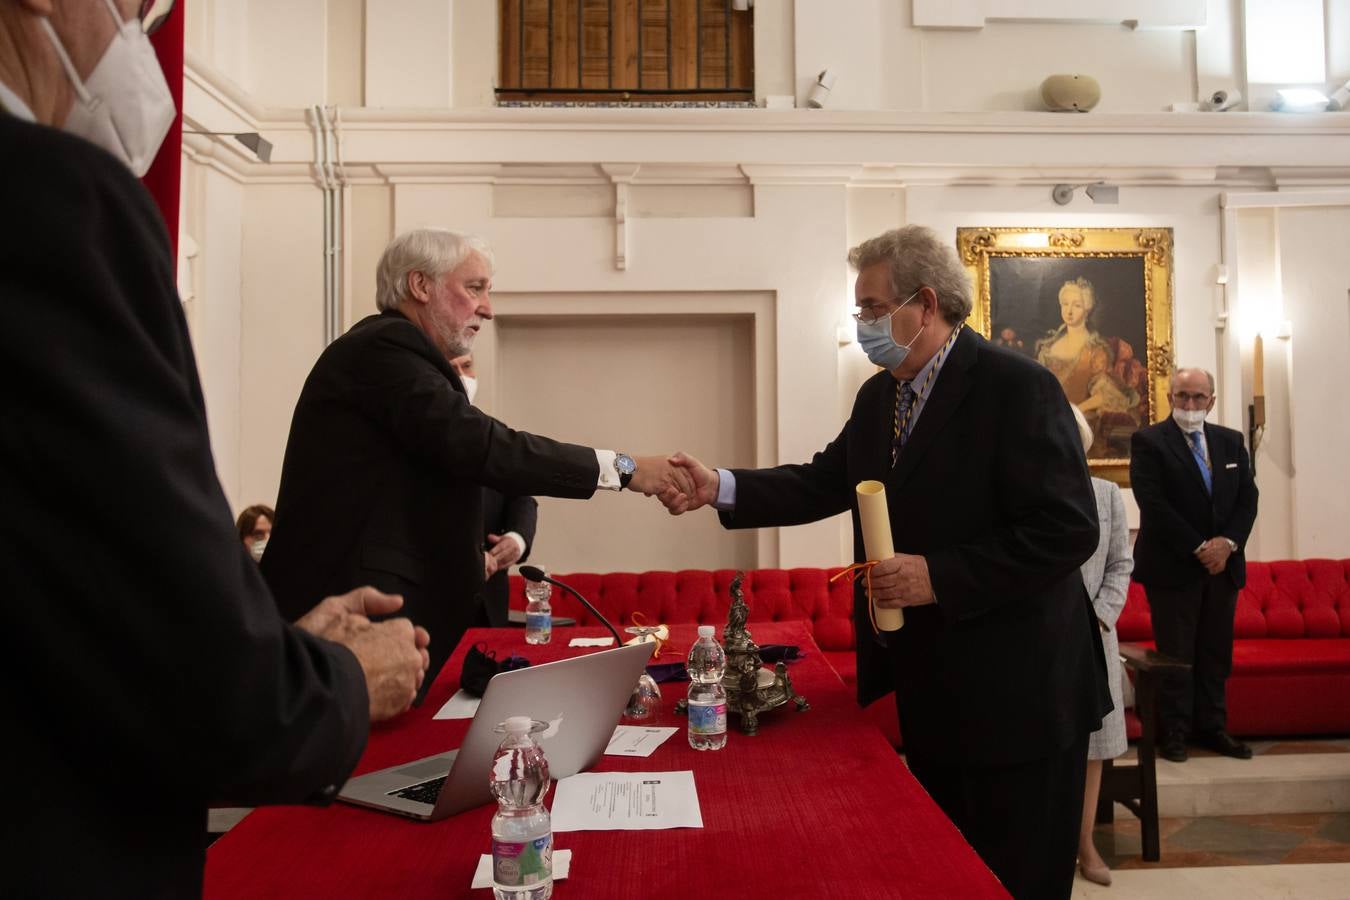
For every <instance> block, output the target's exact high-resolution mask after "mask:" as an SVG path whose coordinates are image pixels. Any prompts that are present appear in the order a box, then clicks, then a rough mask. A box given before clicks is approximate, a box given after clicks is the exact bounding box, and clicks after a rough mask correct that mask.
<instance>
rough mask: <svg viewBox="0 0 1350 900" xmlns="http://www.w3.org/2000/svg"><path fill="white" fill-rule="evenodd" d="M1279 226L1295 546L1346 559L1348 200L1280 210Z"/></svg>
mask: <svg viewBox="0 0 1350 900" xmlns="http://www.w3.org/2000/svg"><path fill="white" fill-rule="evenodd" d="M1279 228H1280V243H1279V248H1280V280H1281V285H1280V286H1281V291H1282V293H1283V297H1284V309H1285V315H1286V316H1287V317H1288V318H1289V320H1290V321H1291V322H1292V323H1293V328H1292V332H1293V333H1292V336H1291V337H1290V339H1289V342H1288V343H1289V366H1290V369H1291V375H1290V381H1289V394H1288V402H1290V403H1291V404H1296V405H1292V406H1291V415H1290V418H1291V429H1290V430H1291V442H1292V445H1293V473H1294V476H1295V477H1294V479H1293V486H1294V512H1295V516H1294V522H1293V528H1294V542H1293V544H1294V546H1293V550H1294V555H1295V556H1296V557H1298V558H1306V557H1333V558H1343V557H1347V556H1350V488H1347V486H1346V477H1345V460H1346V451H1347V450H1350V399H1347V396H1346V386H1347V385H1350V357H1347V355H1346V347H1347V345H1350V267H1347V266H1346V265H1345V261H1344V253H1345V236H1346V235H1347V234H1350V205H1344V206H1339V207H1325V208H1316V209H1297V208H1292V209H1281V210H1280V211H1279ZM1328 260H1336V262H1335V263H1333V264H1331V265H1328V264H1327V261H1328ZM1272 343H1274V344H1276V345H1277V346H1278V344H1279V341H1278V340H1277V341H1274V342H1272Z"/></svg>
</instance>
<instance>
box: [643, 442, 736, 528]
mask: <svg viewBox="0 0 1350 900" xmlns="http://www.w3.org/2000/svg"><path fill="white" fill-rule="evenodd" d="M634 462H636V463H637V470H636V471H635V472H634V473H633V479H632V481H630V482H629V483H628V489H629V490H632V491H641V492H642V493H643V494H645V495H646V496H648V497H655V498H656V499H658V500H660V501H661V504H662V505H663V506H665V508H666V511H667V512H669V513H670V514H671V515H672V516H678V515H680V514H681V513H686V512H689V511H690V510H694V509H698V508H699V507H701V506H708V505H709V504H711V503H712V502H713V501H714V500H716V499H717V489H718V487H719V485H720V481H721V479H720V478H719V476H718V474H717V471H716V470H715V469H709V468H708V467H707V466H705V465H704V464H703V463H701V462H699V461H698V460H696V459H694V458H693V457H692V456H689V455H688V454H685V453H675V454H673V455H671V456H639V457H637V458H636V459H635V460H634Z"/></svg>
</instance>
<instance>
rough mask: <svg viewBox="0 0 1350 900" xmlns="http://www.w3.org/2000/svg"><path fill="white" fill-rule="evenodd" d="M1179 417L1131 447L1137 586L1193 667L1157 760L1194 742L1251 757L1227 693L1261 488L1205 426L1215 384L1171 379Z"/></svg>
mask: <svg viewBox="0 0 1350 900" xmlns="http://www.w3.org/2000/svg"><path fill="white" fill-rule="evenodd" d="M1170 399H1171V401H1172V415H1170V416H1169V417H1167V418H1166V419H1164V420H1163V421H1161V422H1158V423H1156V424H1154V425H1150V426H1148V427H1147V428H1141V429H1139V430H1138V431H1136V432H1135V433H1134V436H1133V438H1132V439H1131V441H1130V484H1131V486H1132V487H1133V488H1134V498H1135V501H1136V502H1137V503H1138V504H1139V537H1138V538H1137V539H1136V541H1135V544H1134V580H1135V581H1137V582H1139V583H1140V584H1142V585H1143V586H1144V593H1145V594H1146V595H1147V596H1148V605H1149V611H1150V613H1151V615H1152V619H1153V636H1154V638H1155V639H1156V640H1157V643H1158V649H1159V650H1161V651H1162V652H1163V653H1166V654H1167V655H1168V656H1173V657H1176V658H1177V659H1180V660H1182V661H1183V662H1188V663H1190V664H1191V671H1190V672H1188V673H1185V674H1183V675H1181V676H1180V677H1173V678H1169V679H1168V680H1167V681H1165V682H1164V683H1163V685H1162V690H1161V692H1160V696H1159V697H1158V717H1159V718H1160V719H1161V720H1162V729H1163V740H1162V746H1161V748H1159V751H1158V752H1159V755H1161V756H1162V757H1163V758H1164V759H1169V760H1172V761H1173V762H1185V761H1186V759H1187V756H1188V754H1187V751H1186V742H1187V740H1194V741H1195V742H1197V743H1198V744H1200V745H1201V746H1202V747H1206V748H1208V749H1210V750H1213V751H1214V752H1216V753H1221V754H1223V755H1224V756H1231V757H1234V758H1236V759H1250V758H1251V756H1252V749H1251V747H1249V746H1248V745H1247V744H1245V743H1243V742H1242V741H1240V740H1238V739H1237V738H1235V737H1233V736H1232V735H1230V734H1229V733H1228V730H1227V729H1228V706H1227V702H1226V701H1227V698H1226V695H1225V686H1226V684H1227V682H1228V674H1229V673H1230V672H1231V671H1232V669H1233V616H1234V614H1235V613H1236V611H1237V595H1238V590H1239V589H1240V588H1241V587H1242V586H1243V585H1244V584H1246V583H1247V560H1246V557H1245V556H1244V554H1243V546H1244V545H1245V544H1246V543H1247V537H1248V535H1250V534H1251V530H1252V525H1253V523H1255V521H1256V498H1257V490H1256V480H1255V478H1254V477H1253V476H1252V468H1251V461H1250V460H1249V459H1248V457H1247V448H1246V447H1245V446H1244V445H1243V441H1242V433H1241V432H1239V431H1236V430H1234V429H1232V428H1224V427H1222V426H1219V425H1213V424H1210V423H1207V422H1206V421H1205V418H1206V417H1207V416H1208V415H1209V413H1210V410H1212V409H1213V408H1214V399H1215V395H1214V376H1213V375H1211V374H1210V373H1209V372H1207V371H1205V370H1204V369H1177V371H1176V372H1175V373H1174V374H1173V375H1172V384H1171V395H1170Z"/></svg>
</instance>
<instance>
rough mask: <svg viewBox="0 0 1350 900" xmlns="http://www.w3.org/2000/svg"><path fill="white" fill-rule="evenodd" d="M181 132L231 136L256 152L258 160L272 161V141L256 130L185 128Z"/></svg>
mask: <svg viewBox="0 0 1350 900" xmlns="http://www.w3.org/2000/svg"><path fill="white" fill-rule="evenodd" d="M183 134H205V135H210V136H214V137H232V138H234V139H235V140H236V141H238V142H239V143H241V144H243V145H244V146H245V147H247V148H248V149H250V150H252V151H253V152H254V153H255V154H257V156H258V161H259V162H271V161H272V142H271V141H269V140H268V139H267V138H265V137H263V136H262V135H261V134H258V132H256V131H244V132H237V133H236V132H233V131H188V130H186V129H185V130H184V131H183Z"/></svg>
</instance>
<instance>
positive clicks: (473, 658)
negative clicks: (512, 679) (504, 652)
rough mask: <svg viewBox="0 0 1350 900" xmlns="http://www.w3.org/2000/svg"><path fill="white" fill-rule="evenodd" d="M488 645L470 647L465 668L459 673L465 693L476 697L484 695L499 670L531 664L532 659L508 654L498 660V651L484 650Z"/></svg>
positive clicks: (519, 667)
mask: <svg viewBox="0 0 1350 900" xmlns="http://www.w3.org/2000/svg"><path fill="white" fill-rule="evenodd" d="M486 646H487V645H486V644H481V643H480V644H475V645H474V646H472V647H470V648H469V652H468V653H467V654H466V655H465V657H464V668H463V670H461V672H460V674H459V686H460V687H461V688H462V689H463V690H464V692H465V693H467V694H472V695H474V696H475V697H481V696H483V694H484V692H486V691H487V686H488V682H489V681H491V680H492V676H493V675H496V674H497V673H498V672H510V671H512V670H514V669H523V668H525V667H526V666H528V665H529V664H530V661H529V660H528V659H526V658H525V657H523V656H508V657H507V658H506V659H504V660H502V661H501V662H498V661H497V654H496V653H494V652H492V651H486V652H484V648H486Z"/></svg>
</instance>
